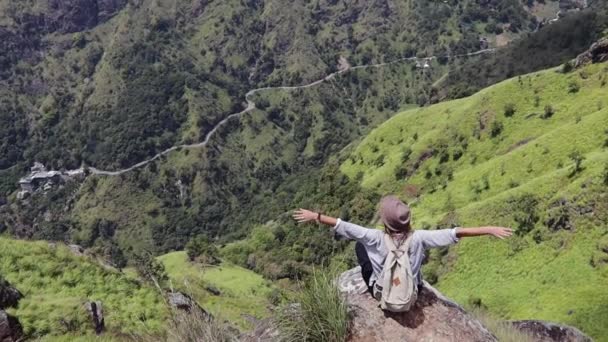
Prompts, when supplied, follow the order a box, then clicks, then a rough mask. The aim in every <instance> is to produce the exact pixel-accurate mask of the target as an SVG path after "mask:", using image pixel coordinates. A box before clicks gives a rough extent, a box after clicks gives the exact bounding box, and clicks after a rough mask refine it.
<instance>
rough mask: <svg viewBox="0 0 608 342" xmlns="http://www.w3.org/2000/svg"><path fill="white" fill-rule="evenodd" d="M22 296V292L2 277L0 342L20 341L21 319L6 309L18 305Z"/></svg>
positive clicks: (0, 287)
mask: <svg viewBox="0 0 608 342" xmlns="http://www.w3.org/2000/svg"><path fill="white" fill-rule="evenodd" d="M22 297H23V295H22V294H21V292H19V291H18V290H17V289H15V288H14V287H12V286H10V284H9V283H8V282H7V281H5V280H4V279H2V278H0V342H16V341H20V340H21V337H22V336H23V328H22V327H21V324H20V323H19V320H18V319H17V318H15V317H13V316H11V315H9V314H7V313H6V312H5V311H4V309H6V308H11V307H16V306H17V304H18V303H19V300H20V299H21V298H22Z"/></svg>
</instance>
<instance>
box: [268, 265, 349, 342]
mask: <svg viewBox="0 0 608 342" xmlns="http://www.w3.org/2000/svg"><path fill="white" fill-rule="evenodd" d="M336 276H337V273H336V272H332V271H330V270H327V269H321V270H315V271H313V273H312V274H311V276H310V277H309V278H308V280H307V281H306V284H304V288H303V289H302V291H301V293H299V294H298V295H297V297H296V298H294V303H297V304H290V305H286V306H285V307H283V308H282V310H281V311H280V313H279V318H278V321H277V324H278V327H279V331H280V332H281V334H282V336H281V340H282V341H289V342H291V341H311V342H325V341H327V342H344V341H346V338H347V337H348V328H349V317H348V310H347V304H346V302H345V299H344V297H343V296H342V295H341V294H340V292H339V290H338V288H337V287H336V285H335V277H336Z"/></svg>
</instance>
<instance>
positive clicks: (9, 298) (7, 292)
mask: <svg viewBox="0 0 608 342" xmlns="http://www.w3.org/2000/svg"><path fill="white" fill-rule="evenodd" d="M22 297H23V295H22V294H21V292H19V290H17V289H16V288H14V287H12V286H11V285H10V284H9V283H8V282H7V281H6V280H4V279H2V278H0V309H6V308H13V307H16V306H17V304H18V303H19V300H20V299H21V298H22Z"/></svg>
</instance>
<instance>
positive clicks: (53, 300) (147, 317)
mask: <svg viewBox="0 0 608 342" xmlns="http://www.w3.org/2000/svg"><path fill="white" fill-rule="evenodd" d="M0 255H2V258H1V259H0V274H2V275H3V276H4V278H6V279H7V280H8V281H9V282H10V283H11V284H12V285H13V286H15V287H16V288H17V289H19V290H20V291H21V292H22V293H23V294H24V295H25V297H24V298H23V299H22V300H21V301H20V303H19V307H18V308H17V309H10V310H9V312H10V313H11V314H14V315H15V316H17V317H18V318H19V320H20V322H21V323H22V325H23V328H24V332H25V333H26V335H27V336H29V337H32V338H35V337H41V336H47V337H49V336H56V338H55V339H56V340H61V338H59V337H57V336H62V335H65V336H76V335H78V336H81V335H82V336H86V335H87V334H92V333H93V328H92V324H91V322H90V320H89V316H88V313H86V311H85V309H84V304H85V302H86V301H89V300H97V301H101V302H102V304H103V309H104V314H105V323H106V328H107V331H108V334H109V335H112V334H127V333H128V334H138V333H156V332H161V331H163V329H164V324H165V319H166V318H167V315H168V311H167V309H166V307H165V303H164V302H163V299H162V297H161V296H160V295H159V294H158V292H157V291H156V290H155V289H153V288H151V287H147V286H143V285H142V284H140V283H139V282H137V281H134V280H130V279H127V278H126V277H125V276H124V275H123V274H121V273H119V272H116V271H113V270H108V269H105V268H103V267H101V266H100V265H98V264H96V263H94V262H92V261H90V260H88V259H87V258H85V257H78V256H75V255H74V254H73V253H72V252H71V251H70V250H69V249H68V248H67V247H65V246H63V245H59V244H58V245H57V246H56V247H52V246H50V245H49V243H47V242H26V241H19V240H12V239H7V238H0ZM62 338H63V339H64V340H72V339H71V337H62ZM83 338H85V337H83Z"/></svg>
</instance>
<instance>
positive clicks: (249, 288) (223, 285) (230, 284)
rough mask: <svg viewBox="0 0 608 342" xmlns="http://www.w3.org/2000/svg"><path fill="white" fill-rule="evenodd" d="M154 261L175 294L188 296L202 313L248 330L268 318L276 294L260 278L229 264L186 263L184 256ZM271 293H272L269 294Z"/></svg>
mask: <svg viewBox="0 0 608 342" xmlns="http://www.w3.org/2000/svg"><path fill="white" fill-rule="evenodd" d="M158 259H159V260H160V261H161V262H162V263H163V264H164V265H165V269H166V270H167V275H168V276H169V279H171V284H172V285H173V286H175V288H176V290H180V291H183V292H185V293H188V294H190V295H191V296H192V297H193V298H194V299H195V300H196V301H197V302H198V303H199V304H200V305H201V306H202V307H203V308H205V310H207V311H208V312H210V313H211V314H213V315H214V316H215V317H219V318H221V319H225V320H228V321H230V322H231V323H233V324H235V325H236V326H237V327H239V328H243V329H246V330H248V329H251V328H252V327H253V323H254V322H255V321H256V320H261V319H264V318H267V317H269V316H270V314H271V312H270V310H269V307H271V306H272V305H276V304H278V303H277V302H275V303H274V304H273V303H271V301H270V300H269V299H270V298H271V295H275V296H276V297H275V300H277V301H278V300H280V299H281V298H280V294H279V292H277V291H278V290H276V289H274V287H273V286H272V285H271V284H270V282H269V281H268V280H265V279H264V278H263V277H262V276H261V275H259V274H255V273H254V272H252V271H249V270H246V269H243V268H241V267H238V266H234V265H231V264H229V263H222V264H221V265H218V266H208V267H203V265H200V264H198V263H193V262H190V261H189V260H188V257H187V255H186V253H185V252H172V253H168V254H165V255H161V256H160V257H158ZM273 290H274V291H273Z"/></svg>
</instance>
